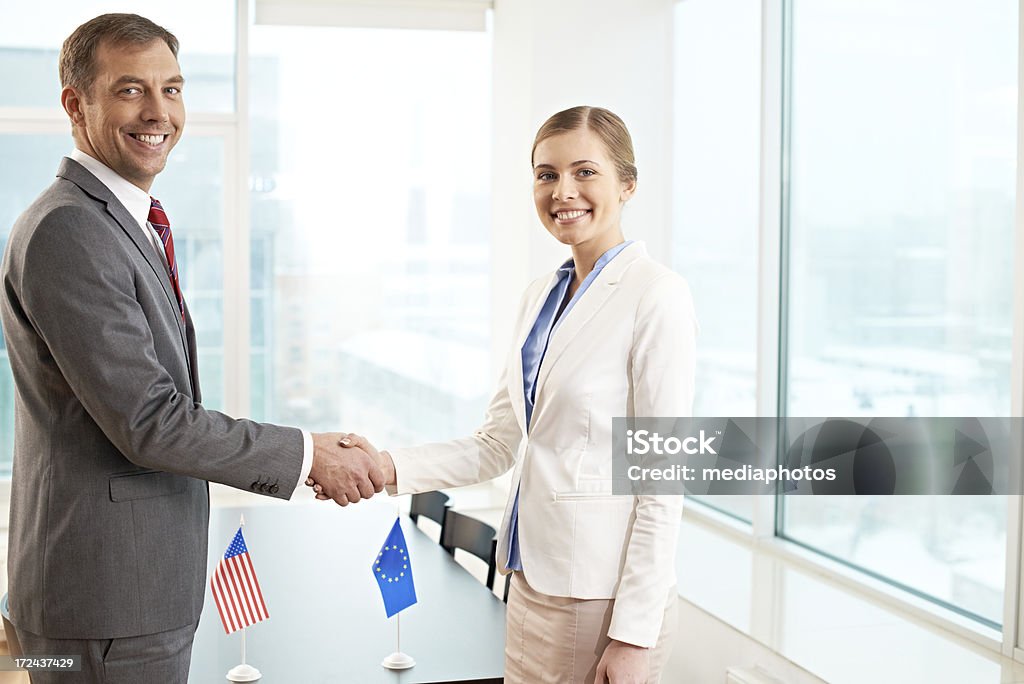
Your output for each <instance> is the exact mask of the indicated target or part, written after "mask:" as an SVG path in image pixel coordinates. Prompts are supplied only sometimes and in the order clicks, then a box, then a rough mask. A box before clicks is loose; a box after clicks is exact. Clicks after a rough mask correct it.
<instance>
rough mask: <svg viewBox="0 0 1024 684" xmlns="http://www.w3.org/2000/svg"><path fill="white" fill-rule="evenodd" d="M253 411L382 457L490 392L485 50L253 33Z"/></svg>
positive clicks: (450, 427) (360, 32)
mask: <svg viewBox="0 0 1024 684" xmlns="http://www.w3.org/2000/svg"><path fill="white" fill-rule="evenodd" d="M251 40H252V67H251V74H252V76H251V79H252V81H251V84H250V92H251V111H252V195H251V197H252V203H251V212H252V239H251V255H252V259H251V272H252V284H253V288H252V297H251V311H252V338H251V347H250V349H251V387H252V394H251V406H252V413H253V415H255V416H257V417H259V418H266V419H268V420H273V421H279V422H284V423H286V424H297V425H303V426H307V427H309V428H312V429H322V430H354V431H359V432H362V433H365V434H366V435H367V436H368V437H370V438H371V439H372V440H374V441H377V442H379V443H382V444H385V443H390V444H408V443H412V442H417V441H423V440H431V439H442V438H451V437H453V436H455V435H458V434H468V433H469V432H471V431H472V429H473V428H474V427H475V426H476V424H477V423H478V421H479V420H480V418H481V416H482V414H483V407H484V405H485V402H486V396H487V393H488V392H489V391H490V382H491V378H490V371H489V368H490V359H489V350H490V345H489V334H488V330H489V318H488V292H489V273H490V255H489V244H490V230H489V223H490V214H489V211H490V210H489V196H490V155H489V149H490V143H489V141H490V114H489V111H490V93H489V86H488V84H489V82H490V76H489V74H490V36H489V35H488V34H487V33H484V32H444V31H415V30H379V29H346V28H309V27H291V26H287V27H283V26H256V27H254V28H253V31H252V34H251Z"/></svg>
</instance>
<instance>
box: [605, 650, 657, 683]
mask: <svg viewBox="0 0 1024 684" xmlns="http://www.w3.org/2000/svg"><path fill="white" fill-rule="evenodd" d="M649 656H650V651H649V650H648V649H646V648H642V647H640V646H634V645H633V644H627V643H625V642H623V641H616V640H615V639H612V640H611V643H609V644H608V646H607V647H606V648H605V649H604V655H602V656H601V662H599V663H598V664H597V674H596V676H595V677H594V683H595V684H604V683H605V682H606V681H607V682H609V684H644V682H646V681H647V675H648V671H649V669H650V662H649Z"/></svg>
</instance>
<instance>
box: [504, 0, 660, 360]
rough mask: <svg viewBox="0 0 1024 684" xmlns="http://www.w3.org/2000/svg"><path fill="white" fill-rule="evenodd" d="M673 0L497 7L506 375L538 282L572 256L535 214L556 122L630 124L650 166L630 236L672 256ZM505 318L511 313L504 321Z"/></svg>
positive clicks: (629, 211) (543, 0)
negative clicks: (591, 114)
mask: <svg viewBox="0 0 1024 684" xmlns="http://www.w3.org/2000/svg"><path fill="white" fill-rule="evenodd" d="M672 8H673V2H672V0H632V1H631V2H628V3H626V2H622V1H621V0H557V1H552V0H495V2H494V16H493V21H494V85H493V88H494V91H493V96H494V137H495V141H494V158H493V179H494V180H493V182H494V188H493V193H492V197H493V199H492V202H493V204H492V214H493V230H494V234H493V238H492V249H493V252H492V264H493V270H492V273H493V275H492V287H491V293H492V294H491V304H492V307H493V311H495V312H496V313H495V316H494V317H493V323H492V331H491V332H492V340H493V342H492V345H493V348H492V351H493V354H492V358H493V359H494V364H495V374H497V371H498V369H499V368H500V365H501V364H502V363H503V361H504V358H505V354H506V353H507V351H508V345H509V341H510V340H511V336H512V325H513V323H514V321H513V318H514V316H515V311H516V306H517V304H518V302H519V296H520V294H521V293H522V290H523V288H524V287H525V286H526V285H527V284H528V283H529V281H530V280H532V279H533V278H536V277H538V276H540V275H543V274H544V273H546V272H549V271H551V270H554V268H555V267H556V266H557V265H558V263H559V262H560V261H561V260H563V259H565V258H566V257H567V256H568V249H567V248H566V247H564V246H561V245H559V244H558V243H557V242H556V241H555V240H554V239H553V238H552V237H550V236H549V235H548V234H547V232H546V231H545V230H544V228H543V226H541V224H540V221H539V220H538V219H537V216H536V214H535V213H534V208H533V193H532V189H531V188H532V177H531V174H530V148H531V147H532V145H533V136H534V135H535V134H536V132H537V129H538V128H539V127H540V125H541V124H542V123H543V122H544V120H545V119H547V118H548V117H549V116H550V115H552V114H554V113H555V112H557V111H560V110H562V109H566V108H568V107H572V106H575V105H597V106H601V107H606V108H608V109H610V110H612V111H613V112H615V113H616V114H618V115H619V116H621V117H622V119H623V120H624V121H625V122H626V125H627V126H628V127H629V130H630V133H631V134H632V136H633V144H634V147H635V150H636V156H637V166H638V168H639V184H638V191H637V194H636V196H635V197H634V199H633V200H632V201H631V202H630V203H629V204H628V205H627V208H626V210H625V212H624V213H623V230H624V232H625V234H626V237H627V238H628V239H638V240H644V241H646V242H647V247H648V250H649V251H650V253H651V254H652V255H653V256H654V257H655V258H656V259H659V260H662V261H664V262H667V261H668V259H669V245H670V241H669V233H670V225H669V221H670V219H671V208H672V207H671V187H672V173H671V172H672V145H671V142H672V140H671V119H672V107H671V104H672V92H671V85H672V78H671V76H672V73H671V60H672V24H673V22H672V16H673V15H672ZM502 312H505V313H502Z"/></svg>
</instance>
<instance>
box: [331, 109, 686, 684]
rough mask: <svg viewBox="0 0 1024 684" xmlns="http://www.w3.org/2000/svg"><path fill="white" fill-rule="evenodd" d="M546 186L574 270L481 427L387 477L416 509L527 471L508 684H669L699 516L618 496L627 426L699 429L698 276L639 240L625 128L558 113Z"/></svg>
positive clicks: (504, 527) (549, 224)
mask: <svg viewBox="0 0 1024 684" xmlns="http://www.w3.org/2000/svg"><path fill="white" fill-rule="evenodd" d="M533 171H534V202H535V203H536V206H537V214H538V216H539V217H540V220H541V222H542V223H543V224H544V226H545V227H546V228H547V229H548V231H549V232H550V233H551V234H552V235H553V236H554V237H555V238H556V239H557V240H558V241H559V242H561V243H563V244H565V245H568V246H569V247H570V248H571V249H572V259H571V260H569V261H567V262H566V263H565V264H564V265H563V266H562V267H561V268H559V269H558V270H557V271H555V272H554V273H553V274H551V275H549V276H547V277H545V278H541V279H540V280H537V281H536V282H534V283H533V284H532V285H530V286H529V288H527V290H526V293H525V294H524V295H523V298H522V301H521V303H520V305H519V313H518V317H517V322H516V328H515V329H516V337H515V340H514V343H513V345H512V348H511V350H510V352H509V356H508V360H507V363H506V367H505V372H504V373H503V375H502V377H501V379H500V380H499V382H498V388H497V391H496V392H495V394H494V397H493V398H492V400H491V403H490V406H489V408H488V410H487V417H486V419H485V421H484V424H483V426H481V427H480V429H479V430H478V431H477V432H476V434H474V435H473V436H472V437H466V438H464V439H456V440H452V441H449V442H444V443H441V444H428V445H425V446H419V447H413V448H406V449H394V450H391V451H390V454H389V452H386V451H384V452H380V453H381V454H382V455H383V456H384V458H383V464H384V467H385V476H386V477H388V479H389V481H390V482H391V483H392V486H391V487H390V488H389V490H390V491H391V492H392V493H399V494H404V493H415V492H422V491H430V490H434V489H440V488H443V487H458V486H462V485H468V484H472V483H476V482H481V481H484V480H489V479H491V478H494V477H497V476H498V475H501V474H502V473H504V472H506V471H507V470H509V469H510V468H514V469H515V470H514V475H513V478H512V489H511V495H510V497H509V502H508V505H507V506H506V509H505V515H504V519H503V521H502V524H501V531H500V532H499V537H498V567H499V569H500V570H501V571H502V572H503V573H505V572H508V571H510V570H512V571H514V574H513V577H512V578H511V589H510V595H509V602H508V621H507V638H506V647H505V652H506V671H505V681H506V682H522V683H524V684H536V683H538V682H557V683H558V684H563V683H565V682H598V683H600V682H604V681H610V682H612V683H618V682H657V681H659V679H660V676H661V671H662V669H663V667H664V664H665V661H666V659H667V657H668V652H669V646H670V636H671V634H672V633H673V630H674V628H675V623H676V613H675V607H676V604H677V601H678V599H677V597H676V592H675V569H674V567H675V549H676V538H677V534H678V529H679V521H680V516H681V512H682V504H683V502H682V497H659V496H624V495H613V494H612V458H611V445H612V418H613V417H616V416H627V417H628V416H641V417H642V416H688V415H690V411H691V404H692V399H693V377H694V353H695V351H694V350H695V347H694V340H695V336H696V331H697V325H696V320H695V317H694V311H693V304H692V301H691V297H690V292H689V289H688V287H687V285H686V282H685V281H684V280H683V278H682V277H680V276H679V275H677V274H676V273H674V272H673V271H671V270H669V269H668V268H666V267H664V266H662V265H661V264H658V263H657V262H655V261H654V260H653V259H651V258H650V257H649V256H647V253H646V250H645V249H644V245H643V244H642V243H637V242H626V241H625V240H624V238H623V234H622V229H621V226H620V219H621V214H622V207H623V206H624V205H625V203H626V202H627V201H628V200H629V199H630V197H632V195H633V192H634V190H635V188H636V180H637V172H636V167H635V165H634V159H633V148H632V142H631V140H630V136H629V132H628V131H627V130H626V127H625V125H624V124H623V122H622V121H621V120H620V119H619V117H617V116H615V115H614V114H612V113H611V112H609V111H607V110H604V109H600V108H597V107H574V108H572V109H568V110H566V111H563V112H559V113H558V114H555V115H554V116H552V117H551V118H550V119H549V120H548V121H547V122H546V123H545V124H544V125H543V126H542V127H541V129H540V131H539V132H538V133H537V137H536V141H535V143H534V148H533ZM351 437H352V440H353V442H352V443H353V444H354V445H359V446H363V448H366V449H372V446H371V445H370V444H369V443H368V442H366V440H365V439H363V438H361V437H358V436H356V435H351ZM388 455H390V457H391V462H390V463H389V462H388V460H387V458H386V457H387V456H388ZM392 464H393V467H392Z"/></svg>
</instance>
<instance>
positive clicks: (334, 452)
mask: <svg viewBox="0 0 1024 684" xmlns="http://www.w3.org/2000/svg"><path fill="white" fill-rule="evenodd" d="M348 441H349V440H348V439H347V436H346V435H345V433H342V432H328V433H319V434H314V435H313V467H312V468H310V470H309V479H308V480H306V484H309V485H311V486H313V488H314V490H315V491H316V492H317V498H318V499H334V501H335V502H336V503H338V504H339V505H341V506H347V505H348V504H350V503H356V502H357V501H359V500H360V499H369V498H370V497H371V496H373V494H374V492H379V491H381V490H382V489H384V483H385V480H384V474H383V473H382V472H381V468H380V466H379V465H378V463H377V459H376V458H375V457H374V456H371V455H370V454H368V453H367V452H366V451H364V450H363V449H361V448H359V447H357V446H355V445H352V444H343V443H342V442H348Z"/></svg>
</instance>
